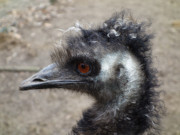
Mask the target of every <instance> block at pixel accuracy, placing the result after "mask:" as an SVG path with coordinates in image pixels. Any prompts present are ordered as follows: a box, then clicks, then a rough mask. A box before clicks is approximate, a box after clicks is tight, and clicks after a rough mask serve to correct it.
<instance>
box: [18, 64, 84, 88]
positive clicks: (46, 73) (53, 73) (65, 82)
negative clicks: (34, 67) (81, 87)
mask: <svg viewBox="0 0 180 135" xmlns="http://www.w3.org/2000/svg"><path fill="white" fill-rule="evenodd" d="M64 78H67V77H64V76H63V71H59V69H58V68H57V66H56V64H51V65H49V66H47V67H45V68H43V69H42V70H41V71H39V72H38V73H36V74H34V75H33V76H31V77H30V78H28V79H26V80H25V81H23V82H22V84H21V85H20V87H19V89H20V90H22V91H23V90H31V89H46V88H68V87H70V86H72V85H75V84H79V83H81V84H82V83H85V82H84V81H78V80H70V79H64Z"/></svg>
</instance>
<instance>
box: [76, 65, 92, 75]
mask: <svg viewBox="0 0 180 135" xmlns="http://www.w3.org/2000/svg"><path fill="white" fill-rule="evenodd" d="M78 70H79V72H80V73H83V74H86V73H88V72H89V71H90V66H89V65H88V64H85V63H79V64H78Z"/></svg>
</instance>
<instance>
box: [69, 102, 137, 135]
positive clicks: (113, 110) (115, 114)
mask: <svg viewBox="0 0 180 135" xmlns="http://www.w3.org/2000/svg"><path fill="white" fill-rule="evenodd" d="M119 107H120V106H119V105H118V99H117V100H116V101H112V102H111V103H109V104H104V105H103V104H99V103H95V104H94V105H93V106H92V107H91V108H90V109H88V110H87V111H86V112H84V113H83V118H82V119H81V120H80V121H79V122H78V123H77V126H76V127H74V128H73V130H72V132H73V135H135V132H136V131H135V129H133V128H135V127H133V126H134V125H135V121H133V120H132V118H133V116H132V115H133V114H132V113H133V112H131V111H132V110H133V108H134V107H135V106H133V105H130V106H126V107H125V108H124V109H121V108H119ZM129 128H131V129H129Z"/></svg>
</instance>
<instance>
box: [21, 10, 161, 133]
mask: <svg viewBox="0 0 180 135" xmlns="http://www.w3.org/2000/svg"><path fill="white" fill-rule="evenodd" d="M146 26H148V25H146V24H145V23H143V22H137V21H136V20H135V19H133V18H132V16H131V14H130V13H127V12H125V11H122V12H120V13H116V14H114V15H113V16H112V17H111V18H110V19H108V20H106V21H105V22H104V23H103V24H102V25H100V26H99V27H96V28H90V29H85V28H82V27H80V26H79V27H73V29H74V30H75V31H76V32H75V34H72V33H71V34H67V36H65V38H64V40H63V43H62V44H61V45H59V47H57V48H55V50H54V51H53V53H52V55H51V57H52V61H53V62H52V64H51V65H49V66H47V67H45V68H44V69H42V70H41V71H40V72H38V73H36V74H35V75H33V76H32V77H30V78H28V79H27V80H25V81H24V82H23V83H22V84H21V86H20V90H30V89H46V88H64V89H68V90H71V91H76V92H80V93H86V94H87V95H90V96H91V97H93V98H94V99H95V103H94V104H93V105H92V107H91V108H89V109H87V110H86V111H85V112H84V113H83V117H82V119H81V120H79V121H78V122H77V125H76V126H74V127H73V129H72V131H71V133H70V134H71V135H156V134H159V123H160V120H159V118H160V113H159V110H160V109H161V106H160V104H159V93H158V92H157V91H156V90H155V89H156V87H157V86H158V83H157V82H158V80H157V77H156V70H155V69H154V68H153V67H152V57H151V56H152V55H151V42H150V39H151V38H152V34H148V33H147V32H146Z"/></svg>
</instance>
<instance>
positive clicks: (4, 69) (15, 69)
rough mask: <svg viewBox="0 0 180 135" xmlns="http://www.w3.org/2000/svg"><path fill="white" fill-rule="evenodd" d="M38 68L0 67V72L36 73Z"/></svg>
mask: <svg viewBox="0 0 180 135" xmlns="http://www.w3.org/2000/svg"><path fill="white" fill-rule="evenodd" d="M39 70H40V67H0V72H37V71H39Z"/></svg>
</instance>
